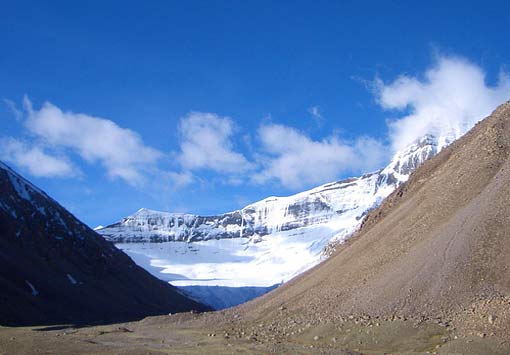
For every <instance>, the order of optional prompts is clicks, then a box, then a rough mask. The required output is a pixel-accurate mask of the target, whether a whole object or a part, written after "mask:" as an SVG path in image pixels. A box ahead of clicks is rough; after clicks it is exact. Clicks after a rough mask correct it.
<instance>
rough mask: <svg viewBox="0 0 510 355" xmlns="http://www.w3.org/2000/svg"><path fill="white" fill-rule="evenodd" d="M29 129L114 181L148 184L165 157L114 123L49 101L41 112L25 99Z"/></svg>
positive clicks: (25, 122) (26, 124) (138, 137)
mask: <svg viewBox="0 0 510 355" xmlns="http://www.w3.org/2000/svg"><path fill="white" fill-rule="evenodd" d="M24 107H25V111H26V119H25V121H24V124H25V127H26V128H27V129H28V130H29V131H30V132H31V133H32V134H33V135H35V136H37V137H38V138H39V139H41V140H43V141H44V142H45V143H46V144H48V145H50V146H53V147H56V148H63V149H67V150H70V151H72V152H74V153H77V154H78V155H79V156H80V157H82V158H83V159H85V160H86V161H87V162H89V163H95V162H98V163H99V164H101V165H102V166H103V167H104V168H105V169H106V172H107V174H108V176H110V177H111V178H121V179H123V180H125V181H126V182H128V183H129V184H132V185H137V184H141V183H143V181H144V172H146V171H148V170H150V169H151V168H153V167H154V166H155V164H156V162H157V161H158V159H160V158H161V157H162V156H163V154H162V153H161V152H159V151H158V150H156V149H153V148H151V147H148V146H146V145H145V144H144V143H143V141H142V139H141V138H140V136H139V135H138V134H137V133H136V132H134V131H132V130H130V129H126V128H122V127H120V126H118V125H117V124H116V123H114V122H113V121H111V120H108V119H104V118H100V117H93V116H90V115H86V114H82V113H74V112H70V111H66V112H64V111H62V110H61V109H60V108H59V107H57V106H55V105H53V104H51V103H49V102H46V103H44V104H43V105H42V107H41V108H40V109H39V110H36V109H34V108H33V107H32V103H31V102H30V101H29V100H28V98H25V100H24Z"/></svg>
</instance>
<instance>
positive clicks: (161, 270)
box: [96, 135, 457, 308]
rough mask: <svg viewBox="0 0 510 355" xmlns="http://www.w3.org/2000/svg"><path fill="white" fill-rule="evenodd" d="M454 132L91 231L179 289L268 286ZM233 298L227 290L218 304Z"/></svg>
mask: <svg viewBox="0 0 510 355" xmlns="http://www.w3.org/2000/svg"><path fill="white" fill-rule="evenodd" d="M455 138H457V137H453V136H444V137H434V136H432V135H426V136H424V137H422V138H421V139H419V140H417V141H416V142H414V143H413V144H411V145H410V146H408V147H407V148H406V149H404V150H402V151H400V152H397V153H396V154H395V155H394V156H393V158H392V159H391V161H390V163H389V164H388V165H387V166H386V167H385V168H383V169H381V170H378V171H376V172H372V173H369V174H365V175H363V176H361V177H357V178H349V179H345V180H341V181H336V182H332V183H328V184H324V185H321V186H319V187H316V188H313V189H311V190H308V191H304V192H300V193H298V194H295V195H292V196H286V197H274V196H273V197H268V198H266V199H264V200H261V201H258V202H255V203H252V204H250V205H248V206H245V207H244V208H241V209H239V210H236V211H232V212H228V213H224V214H220V215H215V216H199V215H193V214H184V213H171V212H160V211H154V210H150V209H145V208H142V209H140V210H139V211H137V212H135V213H134V214H133V215H130V216H128V217H125V218H123V219H122V220H121V221H119V222H117V223H113V224H110V225H108V226H106V227H103V228H99V229H97V230H96V231H97V232H98V233H99V234H101V235H102V236H103V237H105V238H106V239H107V240H110V241H112V242H114V243H115V244H116V245H117V247H119V248H120V249H122V250H123V251H124V252H126V253H127V254H128V255H129V256H130V257H131V258H132V259H133V260H134V261H135V262H136V263H137V264H138V265H140V266H142V267H144V268H145V269H146V270H148V271H149V272H151V273H152V274H153V275H155V276H157V277H158V278H160V279H162V280H165V281H168V282H170V283H171V284H172V285H174V286H178V287H182V288H183V290H184V292H186V288H188V291H189V290H192V288H190V287H193V286H196V287H198V286H200V287H206V286H210V287H214V288H211V290H213V289H215V290H217V296H218V295H223V297H224V295H225V294H231V295H235V294H240V292H237V293H236V292H230V293H228V292H226V291H225V290H226V289H227V288H240V289H241V288H246V287H259V288H262V289H263V288H267V289H268V290H269V289H270V288H272V287H275V286H276V285H279V284H281V283H283V282H286V281H288V280H290V279H291V278H293V277H295V276H296V275H299V274H300V273H302V272H304V271H306V270H307V269H309V268H310V267H313V266H314V265H316V264H317V263H319V262H320V261H321V260H322V259H323V258H324V250H325V248H326V247H327V246H328V245H329V244H330V243H332V242H334V243H342V242H343V241H345V240H346V239H347V238H348V237H349V236H350V235H351V234H352V233H353V232H354V231H356V229H357V228H358V227H359V226H360V224H361V222H362V221H363V218H364V216H365V215H366V213H367V212H368V211H369V210H371V209H373V208H374V207H376V206H378V205H379V204H380V203H381V202H382V201H383V200H384V198H386V197H387V196H388V195H389V194H390V193H391V192H392V191H394V190H395V188H396V187H397V186H399V185H400V184H402V183H403V182H405V181H407V179H408V178H409V175H410V174H411V173H412V172H413V171H414V170H415V169H416V168H417V167H418V166H419V165H420V164H422V163H423V162H424V161H425V160H427V159H429V158H430V157H432V156H434V155H435V154H437V153H438V152H439V151H440V150H441V149H443V148H444V147H445V146H447V145H448V144H450V143H451V142H452V141H453V140H454V139H455ZM197 290H198V291H199V292H197ZM211 292H214V291H210V292H209V291H208V292H206V291H204V290H203V289H200V288H195V294H194V295H192V296H195V297H196V298H198V299H199V300H200V301H202V302H204V303H209V304H211V303H212V302H211V299H212V298H215V297H216V296H213V295H212V294H211ZM241 293H242V292H241ZM219 297H221V296H218V297H216V298H219ZM243 299H244V298H243ZM238 303H239V297H237V299H236V297H233V298H232V299H231V300H227V301H226V302H224V304H222V305H221V307H220V308H224V307H228V306H232V305H235V304H238ZM216 306H217V305H216ZM217 307H218V306H217Z"/></svg>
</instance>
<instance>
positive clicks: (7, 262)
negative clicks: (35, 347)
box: [0, 163, 206, 325]
mask: <svg viewBox="0 0 510 355" xmlns="http://www.w3.org/2000/svg"><path fill="white" fill-rule="evenodd" d="M0 231H1V232H0V265H1V267H0V290H1V292H0V323H1V324H2V325H6V324H8V325H22V324H49V323H57V322H69V323H71V322H72V323H80V322H95V321H99V322H100V321H111V320H127V319H136V318H141V317H144V316H147V315H156V314H165V313H169V312H181V311H189V310H204V309H206V307H205V306H203V305H201V304H199V303H197V302H194V301H192V300H190V299H188V298H187V297H185V296H183V295H182V294H181V293H179V291H177V290H176V289H175V288H174V287H172V286H170V285H169V284H167V283H165V282H162V281H159V280H158V279H156V278H155V277H153V276H151V275H150V274H149V273H148V272H146V271H145V270H143V269H141V268H140V267H138V266H137V265H136V264H135V263H134V262H133V261H132V260H131V259H130V258H129V257H128V256H127V255H125V254H124V253H123V252H121V251H120V250H118V249H117V248H116V247H115V246H114V245H113V244H112V243H110V242H107V241H105V240H104V239H103V238H102V237H101V236H99V235H98V234H97V233H95V232H94V231H93V230H91V229H90V228H88V227H87V226H86V225H84V224H83V223H81V222H80V221H79V220H78V219H76V218H75V217H74V216H73V215H72V214H70V213H69V212H68V211H66V210H65V209H64V208H63V207H62V206H60V205H59V204H58V203H57V202H56V201H54V200H53V199H51V198H50V197H48V196H47V195H46V194H45V193H44V192H42V191H41V190H39V189H38V188H36V187H35V186H33V185H32V184H31V183H29V182H28V181H26V180H25V179H23V178H22V177H21V176H19V175H18V174H16V173H15V172H14V171H13V170H11V169H10V168H9V167H7V166H6V165H4V164H2V163H0Z"/></svg>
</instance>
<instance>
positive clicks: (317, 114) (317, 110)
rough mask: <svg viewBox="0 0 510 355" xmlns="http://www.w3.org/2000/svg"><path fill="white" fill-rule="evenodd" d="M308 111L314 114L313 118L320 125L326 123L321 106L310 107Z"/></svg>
mask: <svg viewBox="0 0 510 355" xmlns="http://www.w3.org/2000/svg"><path fill="white" fill-rule="evenodd" d="M308 113H309V114H310V115H311V116H312V118H313V120H314V121H315V123H316V124H317V125H318V126H322V125H323V124H324V117H322V113H321V110H320V108H319V106H312V107H309V108H308Z"/></svg>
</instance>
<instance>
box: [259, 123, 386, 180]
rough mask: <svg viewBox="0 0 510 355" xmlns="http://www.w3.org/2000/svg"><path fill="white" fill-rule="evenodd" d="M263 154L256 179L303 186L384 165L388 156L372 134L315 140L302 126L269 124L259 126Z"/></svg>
mask: <svg viewBox="0 0 510 355" xmlns="http://www.w3.org/2000/svg"><path fill="white" fill-rule="evenodd" d="M258 137H259V140H260V142H261V148H262V150H263V154H262V155H261V156H260V162H261V164H262V169H261V170H260V171H259V172H258V173H257V174H255V175H254V176H253V181H254V182H257V183H265V182H267V181H270V180H277V181H279V182H281V183H282V184H283V185H284V186H287V187H291V188H299V187H301V186H306V185H310V184H319V183H323V182H326V181H330V180H334V179H336V178H337V177H338V176H339V175H340V174H342V173H345V172H361V171H365V170H372V169H375V168H378V167H380V164H381V163H382V162H383V159H384V158H385V153H384V152H385V150H384V147H383V146H382V144H381V143H379V142H378V141H376V140H374V139H371V138H366V137H363V138H359V139H358V140H356V141H355V142H350V143H347V142H342V141H341V140H340V138H338V137H335V136H331V137H328V138H324V139H322V140H320V141H314V140H312V139H311V138H309V137H308V136H306V135H305V134H304V133H302V132H299V131H298V130H296V129H294V128H292V127H288V126H283V125H278V124H268V125H263V126H261V127H260V128H259V131H258Z"/></svg>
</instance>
